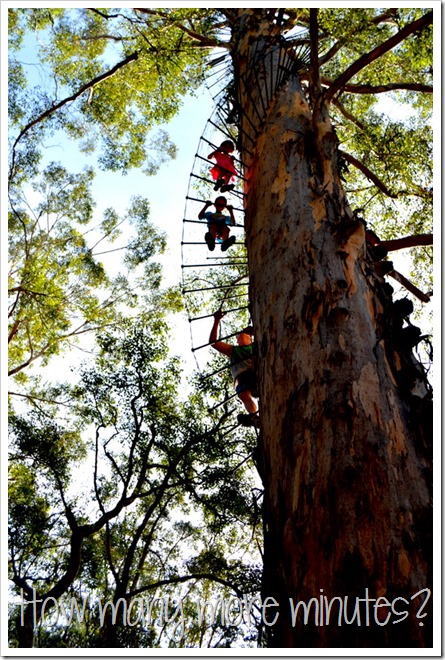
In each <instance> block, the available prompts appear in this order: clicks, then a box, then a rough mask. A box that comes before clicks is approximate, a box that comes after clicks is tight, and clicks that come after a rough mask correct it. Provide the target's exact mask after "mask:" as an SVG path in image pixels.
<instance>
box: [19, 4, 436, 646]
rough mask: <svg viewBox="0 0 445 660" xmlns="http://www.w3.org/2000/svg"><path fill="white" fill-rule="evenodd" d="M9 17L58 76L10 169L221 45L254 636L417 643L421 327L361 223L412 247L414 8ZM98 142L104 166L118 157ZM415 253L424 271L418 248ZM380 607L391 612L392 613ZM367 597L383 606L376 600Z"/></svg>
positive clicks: (419, 64)
mask: <svg viewBox="0 0 445 660" xmlns="http://www.w3.org/2000/svg"><path fill="white" fill-rule="evenodd" d="M13 16H14V20H15V21H16V23H15V33H16V34H17V38H19V37H20V33H21V31H22V30H23V29H24V26H25V25H26V26H28V27H29V26H30V25H33V22H34V24H35V25H36V27H37V28H39V27H40V26H41V25H43V27H45V28H46V29H47V35H48V36H47V43H46V45H45V49H46V50H45V52H46V54H47V63H48V65H49V66H51V67H52V72H53V74H54V75H55V79H56V80H59V79H60V82H61V83H62V84H63V85H64V87H63V88H62V87H60V88H58V89H63V91H65V89H68V90H69V91H68V92H67V93H66V94H65V96H63V95H61V94H60V92H58V91H57V92H56V94H57V97H56V96H55V95H54V97H53V98H52V99H51V100H50V101H49V102H48V99H47V102H46V103H45V99H40V105H39V107H37V106H36V107H34V108H32V109H31V113H30V115H29V116H27V117H26V118H24V117H22V118H21V119H20V130H19V133H18V134H17V137H16V138H15V141H13V143H12V147H11V168H10V176H11V178H14V177H15V176H17V174H18V170H19V165H18V164H19V161H20V158H21V154H22V148H23V147H24V146H25V147H26V142H27V141H29V138H30V136H33V138H34V144H35V145H38V143H39V139H40V137H41V134H42V135H43V134H44V132H45V130H51V126H53V127H54V122H55V121H56V118H58V119H57V121H58V122H60V125H62V126H63V127H64V128H65V129H66V130H68V131H71V132H72V134H73V135H75V134H76V131H77V136H78V137H80V136H81V134H82V131H83V132H84V135H86V134H87V132H88V131H89V130H90V127H91V130H93V131H97V129H98V125H99V123H98V122H99V118H100V121H102V120H104V121H105V122H110V123H109V124H107V125H109V126H110V133H111V134H112V136H111V137H110V136H109V135H108V133H105V134H103V135H102V137H103V138H104V139H105V138H107V139H108V140H111V141H112V145H114V144H116V143H118V144H121V143H122V140H124V139H127V138H129V136H130V138H129V139H130V140H131V139H132V138H131V135H132V134H133V132H134V135H136V136H139V135H140V132H139V131H140V130H143V128H142V129H141V126H142V127H148V126H149V125H150V124H151V122H152V121H154V120H156V118H157V115H156V108H157V107H160V108H161V109H162V110H165V108H166V106H167V109H168V110H170V111H171V112H173V111H174V110H175V109H176V107H177V104H178V103H179V102H180V101H179V96H178V95H180V94H181V93H183V92H184V91H185V89H186V88H187V89H190V88H193V87H194V86H195V85H196V84H198V82H199V81H200V80H201V76H202V72H203V66H205V64H206V62H208V59H206V57H207V56H208V53H209V51H211V50H212V49H214V48H215V47H218V48H220V49H223V51H224V52H226V53H227V60H226V61H227V62H228V63H229V66H228V69H227V90H226V92H227V93H226V97H225V100H226V102H227V106H228V108H229V109H230V110H229V114H230V116H231V121H235V124H236V127H237V130H238V137H239V141H238V147H239V150H240V154H241V158H242V160H243V162H244V165H245V171H244V177H245V179H246V186H245V189H244V193H245V200H246V203H245V211H246V222H245V226H246V245H247V250H248V255H249V271H250V272H249V274H250V304H251V310H252V317H253V321H254V326H255V333H256V345H257V347H258V361H257V372H258V380H259V391H260V402H261V435H260V440H259V446H258V452H257V457H258V458H257V463H258V467H259V472H260V475H261V478H262V480H263V483H264V519H265V522H264V528H265V541H264V542H265V547H264V576H263V596H265V597H266V596H268V597H270V598H274V599H275V601H276V602H277V604H278V605H277V609H276V617H275V623H274V625H273V626H268V627H267V632H268V635H267V643H268V644H269V645H271V646H278V647H294V646H315V647H322V646H327V647H329V646H355V647H366V646H412V647H416V646H426V645H430V644H431V625H430V624H431V616H427V617H425V618H424V620H423V621H422V623H424V624H425V625H423V626H419V625H418V623H419V622H418V620H417V618H416V612H417V611H418V607H415V605H414V603H413V600H412V599H413V598H415V597H419V598H420V599H424V600H426V596H427V595H428V593H429V592H428V590H429V589H430V588H431V571H432V558H431V557H432V553H431V517H430V516H431V461H432V458H431V450H432V440H431V419H430V418H431V402H432V394H431V391H430V386H429V384H428V383H427V380H426V377H425V373H424V370H423V369H422V366H421V365H420V364H419V363H418V362H417V361H416V360H415V358H414V357H413V354H412V348H413V346H414V345H415V344H416V342H417V341H418V340H419V335H420V333H419V332H416V330H415V329H413V326H412V325H411V324H410V323H409V322H408V321H407V318H408V316H409V311H410V304H409V303H406V301H405V302H403V301H397V303H394V301H393V300H392V293H393V289H392V287H391V286H390V285H389V283H387V282H386V281H385V279H384V275H385V272H386V273H389V274H391V273H393V272H394V271H393V269H392V265H391V264H390V263H386V265H385V262H379V261H378V258H377V255H376V251H375V250H374V251H373V249H372V248H373V246H372V244H371V232H370V231H369V230H370V228H371V229H373V230H374V232H378V234H379V235H380V238H381V239H383V240H386V241H392V240H395V239H397V238H407V235H416V234H422V238H421V239H419V245H422V246H425V243H431V231H432V163H431V154H432V135H431V125H430V123H431V101H432V22H433V11H432V10H431V9H430V8H429V7H417V8H404V7H402V8H386V7H384V8H364V9H353V8H344V9H337V8H324V9H320V10H317V9H312V10H308V9H295V8H293V9H291V8H289V9H284V8H281V9H266V8H261V9H255V8H230V7H229V8H227V9H224V10H222V9H217V10H213V9H199V8H196V9H186V8H184V9H168V8H166V9H164V8H159V9H156V8H136V9H112V10H97V9H91V10H88V9H82V10H75V13H70V10H55V11H52V10H47V9H46V10H32V11H31V12H30V11H28V10H14V12H13ZM39 22H40V23H39ZM107 48H108V50H107ZM101 49H102V50H101ZM111 52H113V53H114V54H116V52H117V53H118V55H117V56H116V57H115V58H114V60H113V61H114V65H112V66H107V65H106V62H105V61H104V59H101V58H100V56H101V55H102V54H105V53H106V54H107V57H109V56H110V53H111ZM220 52H221V51H219V53H220ZM59 53H63V56H64V57H63V67H64V71H62V67H61V60H60V59H59V58H58V54H59ZM98 53H99V55H98ZM218 58H220V55H219V54H218ZM107 61H108V60H107ZM219 61H221V58H220V59H219ZM73 71H75V75H72V72H73ZM65 72H66V73H65ZM14 80H15V81H20V67H19V65H18V64H17V63H16V65H15V68H14ZM173 81H174V85H173ZM149 85H152V87H149ZM173 86H174V87H175V89H173ZM130 88H131V90H132V91H131V92H130V91H129V89H130ZM135 88H136V90H139V88H140V89H141V93H138V92H134V89H135ZM118 92H119V93H118ZM147 92H152V93H151V94H148V93H147ZM172 92H173V95H172V96H171V100H170V97H169V95H170V94H171V93H172ZM379 98H385V99H388V98H389V99H392V100H394V102H397V103H399V104H400V105H401V106H402V107H404V108H405V109H409V117H408V118H405V119H403V120H402V119H397V120H394V119H389V118H388V117H387V116H386V115H385V112H383V111H382V110H381V109H380V107H381V106H380V107H379V105H378V99H379ZM174 106H176V107H174ZM68 109H69V111H68ZM71 117H72V118H73V119H72V121H70V118H71ZM124 117H125V119H127V117H128V118H129V121H128V122H127V121H124ZM139 119H141V121H139ZM113 122H115V123H113ZM138 122H139V123H138ZM127 126H128V131H129V132H128V134H127V133H126V127H127ZM99 133H100V131H99ZM107 139H105V143H104V147H103V149H104V151H103V154H104V155H103V156H102V161H103V163H104V164H105V165H107V166H113V167H114V166H116V167H123V168H125V167H126V166H127V165H128V163H126V162H125V163H123V162H121V161H120V160H119V158H117V159H115V151H113V149H110V147H109V142H107ZM34 148H35V149H37V146H35V147H34ZM25 151H26V149H25ZM130 151H131V153H132V154H133V153H134V152H133V150H130ZM140 153H141V152H137V154H136V155H135V156H134V158H133V160H132V161H131V162H130V163H129V164H130V165H134V164H139V163H140V162H141V159H142V156H140ZM139 156H140V159H139V160H138V157H139ZM35 158H37V156H35ZM30 161H31V162H32V158H30ZM22 167H23V166H22ZM425 235H426V238H425ZM375 240H376V241H377V242H378V240H379V237H377V238H376V239H375ZM409 241H410V242H411V244H414V243H416V239H414V238H410V239H409ZM374 247H375V246H374ZM381 247H385V246H381ZM393 247H394V244H391V243H389V244H387V249H388V248H389V249H392V248H393ZM419 250H420V251H419V253H418V257H417V259H418V260H419V264H422V268H418V271H422V272H423V273H424V272H425V271H426V269H427V267H428V265H429V259H430V254H431V252H430V248H428V247H426V248H425V247H421V248H420V249H419ZM427 279H428V275H426V276H424V277H423V278H422V277H421V278H420V281H418V283H419V284H420V285H421V286H423V285H424V283H425V281H426V280H427ZM428 288H430V287H429V286H428ZM428 298H429V296H428V295H424V298H423V299H424V300H428ZM321 590H323V591H321ZM365 593H366V596H364V594H365ZM416 594H422V595H420V596H416ZM323 597H325V598H326V600H323ZM346 597H349V598H350V599H353V600H354V602H355V598H365V599H368V600H366V602H362V605H364V606H366V607H370V610H369V611H368V614H369V618H366V624H363V625H361V626H359V625H354V624H351V625H347V624H346V625H342V626H340V625H334V624H333V623H332V619H333V618H335V619H336V620H337V617H338V619H340V618H341V615H342V614H343V611H341V612H339V608H340V607H341V606H342V605H341V604H340V603H343V602H344V599H345V598H346ZM337 598H338V600H336V599H337ZM377 598H379V599H380V600H379V601H375V600H371V599H377ZM311 599H315V601H316V602H314V601H311ZM317 599H318V600H317ZM342 599H343V600H342ZM398 599H404V600H398ZM297 601H301V603H303V604H307V603H309V601H310V602H311V603H312V605H313V608H314V609H315V610H316V608H317V607H318V605H317V603H321V605H322V606H324V605H326V603H328V604H332V607H333V612H335V615H334V614H333V612H331V621H329V625H323V626H321V625H318V624H319V623H320V620H319V616H320V612H319V611H317V612H316V613H317V617H318V618H316V617H315V616H314V612H313V610H311V611H310V612H309V613H308V618H307V620H305V618H304V617H303V616H302V614H301V607H300V610H299V611H298V612H297V611H295V612H294V614H295V616H294V618H292V616H291V613H292V612H291V609H292V605H295V604H296V602H297ZM401 602H404V603H406V611H407V614H406V616H403V618H402V616H400V617H399V618H398V619H397V621H396V620H395V619H396V614H395V612H396V611H400V610H397V604H400V603H401ZM376 604H377V607H375V605H376ZM391 604H392V607H391ZM416 605H417V601H416ZM429 605H430V603H428V607H429ZM385 606H386V607H389V608H390V609H389V610H388V609H386V610H385V613H388V611H389V614H390V615H391V616H392V619H391V616H390V615H388V616H387V617H386V618H384V617H382V616H381V615H382V612H381V611H380V608H384V607H385ZM428 611H429V610H428ZM365 614H366V613H363V612H362V620H365V619H364V616H365ZM379 614H380V617H379ZM357 616H359V615H358V614H357V611H356V617H355V619H353V621H357ZM309 619H310V620H309ZM347 619H348V620H351V613H350V612H349V611H348V613H347ZM390 619H391V620H390ZM324 621H325V622H326V619H324ZM343 622H344V620H343ZM382 622H384V623H382ZM306 623H307V625H306ZM368 623H369V625H368ZM393 623H396V624H397V625H393Z"/></svg>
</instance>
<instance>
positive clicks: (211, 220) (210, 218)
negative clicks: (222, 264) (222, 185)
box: [198, 196, 236, 252]
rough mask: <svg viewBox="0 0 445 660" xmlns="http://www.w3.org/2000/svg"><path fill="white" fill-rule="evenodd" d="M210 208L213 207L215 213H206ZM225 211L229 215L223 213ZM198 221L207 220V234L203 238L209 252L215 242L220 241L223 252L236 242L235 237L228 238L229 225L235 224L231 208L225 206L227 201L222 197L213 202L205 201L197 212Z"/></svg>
mask: <svg viewBox="0 0 445 660" xmlns="http://www.w3.org/2000/svg"><path fill="white" fill-rule="evenodd" d="M210 206H214V207H215V211H208V210H207V209H208V208H209V207H210ZM225 209H227V211H228V212H229V215H226V214H224V213H223V211H224V210H225ZM198 218H199V219H200V220H204V219H205V220H207V227H208V230H209V231H208V232H207V233H206V235H205V236H204V240H205V242H206V243H207V247H208V248H209V250H210V251H213V250H214V249H215V241H217V240H218V241H221V250H222V252H225V251H226V250H227V249H228V248H229V247H230V246H231V245H233V244H234V243H235V241H236V238H235V236H230V229H229V225H234V224H235V216H234V215H233V206H232V205H230V204H229V205H228V204H227V199H226V198H225V197H223V196H220V197H217V198H216V199H215V201H214V202H211V201H207V202H206V203H205V205H204V207H203V208H202V209H201V211H200V212H199V215H198Z"/></svg>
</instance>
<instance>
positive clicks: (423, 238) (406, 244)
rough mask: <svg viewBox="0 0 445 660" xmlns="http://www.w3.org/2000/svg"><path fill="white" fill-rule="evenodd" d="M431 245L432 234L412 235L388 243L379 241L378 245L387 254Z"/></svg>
mask: <svg viewBox="0 0 445 660" xmlns="http://www.w3.org/2000/svg"><path fill="white" fill-rule="evenodd" d="M432 244H433V235H432V234H417V235H416V234H414V235H413V236H404V237H403V238H393V239H391V240H388V241H380V242H379V245H382V246H383V247H385V248H386V249H387V250H388V251H389V252H393V251H394V250H403V249H404V248H411V247H420V246H426V245H432Z"/></svg>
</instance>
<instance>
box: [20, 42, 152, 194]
mask: <svg viewBox="0 0 445 660" xmlns="http://www.w3.org/2000/svg"><path fill="white" fill-rule="evenodd" d="M138 57H139V53H138V52H134V53H132V54H131V55H128V57H126V58H125V59H124V60H122V61H121V62H118V63H117V64H116V65H115V66H114V67H113V68H112V69H110V70H109V71H105V73H101V74H100V76H97V77H96V78H93V80H90V81H89V82H88V83H86V84H85V85H82V87H81V88H80V89H79V90H78V91H77V92H75V93H74V94H72V95H71V96H68V97H67V98H65V99H62V100H61V101H59V103H55V104H54V105H52V106H51V107H50V108H48V109H47V110H45V112H42V113H41V114H40V115H39V116H38V117H36V118H35V119H33V120H32V121H30V122H29V123H28V124H26V126H25V127H24V128H22V130H21V131H20V133H19V135H18V136H17V138H16V140H15V142H14V145H13V147H12V161H11V169H10V174H9V181H11V179H12V176H13V173H14V167H15V154H16V147H17V145H18V143H19V142H20V140H21V139H22V137H23V136H24V135H25V134H26V133H27V132H28V131H29V130H30V129H31V128H33V127H34V126H36V125H37V124H39V123H40V122H41V121H43V120H44V119H46V118H47V117H50V116H51V115H52V114H54V113H55V112H56V111H57V110H59V109H60V108H62V107H63V106H64V105H66V104H67V103H71V101H75V100H76V99H77V98H79V96H81V95H82V94H83V93H84V92H86V91H87V90H88V89H91V88H92V87H95V86H96V85H98V84H99V83H101V82H103V81H104V80H106V79H107V78H110V77H111V76H114V74H115V73H117V71H119V70H120V69H122V68H123V67H124V66H126V65H127V64H129V63H130V62H133V61H134V60H137V59H138Z"/></svg>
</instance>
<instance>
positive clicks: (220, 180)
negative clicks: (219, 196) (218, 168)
mask: <svg viewBox="0 0 445 660" xmlns="http://www.w3.org/2000/svg"><path fill="white" fill-rule="evenodd" d="M223 183H224V179H217V181H216V183H215V185H214V186H213V190H219V189H220V188H221V186H222V184H223ZM221 190H222V188H221Z"/></svg>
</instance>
